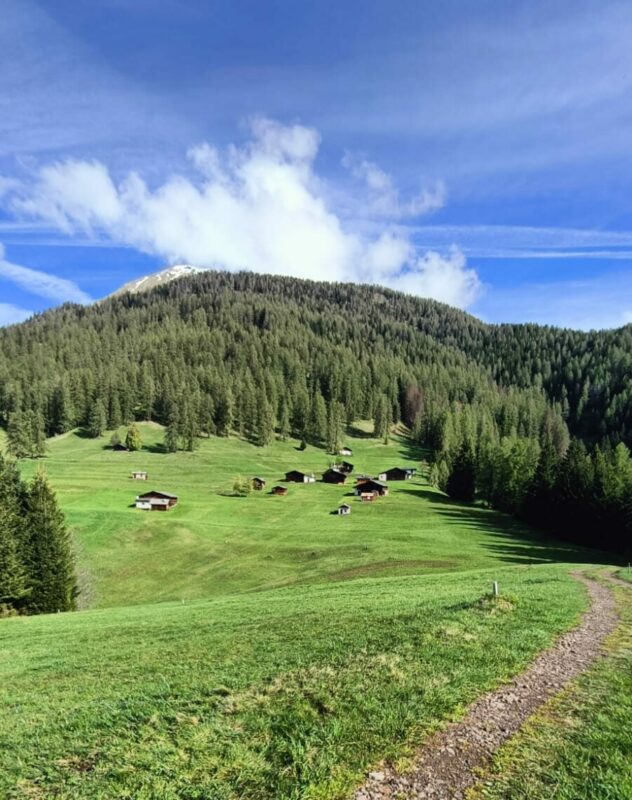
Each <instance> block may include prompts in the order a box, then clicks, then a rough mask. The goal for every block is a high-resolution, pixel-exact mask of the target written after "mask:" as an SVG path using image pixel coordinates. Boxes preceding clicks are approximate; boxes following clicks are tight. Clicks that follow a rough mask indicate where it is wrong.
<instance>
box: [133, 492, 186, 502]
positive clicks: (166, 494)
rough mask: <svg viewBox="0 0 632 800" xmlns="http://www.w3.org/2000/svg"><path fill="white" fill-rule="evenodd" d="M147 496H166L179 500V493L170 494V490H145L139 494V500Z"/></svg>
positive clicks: (168, 498)
mask: <svg viewBox="0 0 632 800" xmlns="http://www.w3.org/2000/svg"><path fill="white" fill-rule="evenodd" d="M145 497H164V498H165V499H166V500H177V499H178V495H177V494H169V493H168V492H156V491H151V492H143V494H139V495H138V499H139V500H142V499H143V498H145Z"/></svg>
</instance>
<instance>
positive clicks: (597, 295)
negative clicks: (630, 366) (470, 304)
mask: <svg viewBox="0 0 632 800" xmlns="http://www.w3.org/2000/svg"><path fill="white" fill-rule="evenodd" d="M474 311H475V313H477V314H479V315H480V316H482V317H483V318H484V319H486V320H489V321H491V322H538V323H541V324H543V325H561V326H563V327H567V328H576V329H579V330H591V329H601V328H618V327H620V326H622V325H626V324H627V323H629V322H632V274H631V273H629V272H610V273H607V274H605V275H601V276H600V277H598V278H592V279H588V280H581V281H579V280H568V281H550V282H539V283H532V284H521V285H519V286H516V287H512V288H507V289H499V288H494V287H489V289H488V291H487V293H486V294H485V296H484V297H483V298H482V300H481V301H480V302H479V303H478V304H477V305H476V307H475V309H474Z"/></svg>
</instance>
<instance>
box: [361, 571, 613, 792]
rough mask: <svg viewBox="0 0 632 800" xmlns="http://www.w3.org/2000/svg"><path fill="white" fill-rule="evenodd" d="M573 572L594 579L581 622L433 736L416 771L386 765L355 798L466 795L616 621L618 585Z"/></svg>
mask: <svg viewBox="0 0 632 800" xmlns="http://www.w3.org/2000/svg"><path fill="white" fill-rule="evenodd" d="M572 574H573V577H574V578H576V579H577V580H578V581H581V582H582V583H583V584H584V585H585V586H586V588H587V590H588V593H589V596H590V601H591V602H590V607H589V609H588V611H586V613H585V614H584V617H583V618H582V621H581V623H580V624H579V625H578V626H577V627H576V628H574V629H573V630H571V631H569V632H568V633H565V634H563V635H562V636H560V637H559V639H557V641H556V642H555V644H554V645H553V646H552V647H550V648H549V649H548V650H545V651H544V652H542V653H540V655H539V656H538V657H537V658H536V660H535V661H534V662H533V663H532V664H531V666H530V667H529V668H528V669H527V670H526V671H525V672H523V673H521V674H520V675H518V676H517V677H516V678H514V680H513V681H512V682H511V683H509V684H507V685H505V686H502V687H500V688H499V689H497V690H495V691H493V692H490V693H488V694H486V695H483V696H482V697H480V698H479V699H478V700H476V701H475V703H474V704H473V705H472V706H471V707H470V710H469V711H468V713H467V716H465V717H464V718H463V719H462V720H461V721H460V722H456V723H452V724H450V725H448V727H447V728H445V729H444V730H442V731H440V732H438V733H436V734H434V735H433V736H431V737H430V739H428V741H427V742H426V744H425V745H424V746H423V747H422V748H421V749H420V750H419V752H418V753H417V755H416V757H415V760H414V763H413V767H412V768H411V770H410V771H409V772H407V773H405V774H397V773H395V772H394V771H393V770H391V769H390V768H386V767H385V768H384V769H381V770H379V771H375V772H371V773H369V775H368V778H367V781H366V783H365V784H364V785H363V786H362V787H361V788H360V789H358V790H357V791H356V793H355V795H354V800H463V798H464V797H465V791H466V790H467V789H468V788H469V787H470V786H473V785H474V783H476V781H477V779H478V775H477V773H478V772H479V770H480V769H482V768H484V767H486V766H487V765H488V764H489V762H490V760H491V758H492V756H493V755H494V753H495V752H496V751H497V750H498V748H499V747H500V746H501V745H502V744H503V743H504V742H505V741H506V740H507V739H509V738H510V737H511V736H513V735H514V734H515V733H516V732H517V731H518V730H519V729H520V728H521V727H522V725H523V724H524V722H525V721H526V720H527V719H528V718H529V717H530V716H531V715H532V714H533V713H534V712H535V711H537V709H538V708H539V707H540V706H541V705H542V704H543V703H545V702H546V701H547V700H549V699H550V698H551V697H552V696H553V695H554V694H556V693H557V692H559V691H560V689H562V688H563V687H564V686H565V685H566V684H567V683H568V682H569V681H571V680H573V678H576V677H577V676H578V675H579V674H580V673H581V672H583V671H584V670H585V669H586V668H587V667H588V666H589V665H590V664H591V663H592V662H593V661H594V660H595V659H596V658H597V656H598V655H599V654H600V652H601V649H602V644H603V641H604V639H605V638H606V636H608V634H610V633H611V632H612V631H613V630H614V629H615V627H616V624H617V613H616V607H615V602H614V598H613V596H612V592H611V591H610V590H609V589H608V588H607V587H605V586H603V585H602V584H600V583H598V582H597V581H594V580H592V579H590V578H587V577H586V576H584V575H583V574H581V573H578V572H574V573H572ZM613 580H617V579H616V578H614V579H613ZM620 582H621V583H624V582H623V581H620Z"/></svg>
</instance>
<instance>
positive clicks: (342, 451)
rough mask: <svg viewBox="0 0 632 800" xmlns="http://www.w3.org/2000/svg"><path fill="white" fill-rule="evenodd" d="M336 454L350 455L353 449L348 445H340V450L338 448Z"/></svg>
mask: <svg viewBox="0 0 632 800" xmlns="http://www.w3.org/2000/svg"><path fill="white" fill-rule="evenodd" d="M338 455H341V456H352V455H353V450H352V449H351V448H350V447H341V448H340V450H338Z"/></svg>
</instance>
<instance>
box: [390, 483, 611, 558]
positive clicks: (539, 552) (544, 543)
mask: <svg viewBox="0 0 632 800" xmlns="http://www.w3.org/2000/svg"><path fill="white" fill-rule="evenodd" d="M402 488H404V487H402ZM404 491H406V493H407V494H412V495H415V496H417V497H419V498H422V499H424V500H426V501H428V502H430V503H433V504H435V505H437V506H440V508H438V509H437V513H438V514H439V515H440V516H441V517H443V518H444V519H445V520H446V521H447V522H449V523H450V524H454V525H458V526H459V528H461V529H464V528H465V529H468V528H469V529H471V530H472V532H473V533H475V532H476V533H484V534H486V536H487V539H486V540H483V541H482V542H481V546H482V547H484V548H486V549H488V550H490V551H492V552H493V553H494V555H495V556H496V557H497V558H498V559H499V560H501V561H506V562H509V563H513V564H515V563H524V564H544V563H558V562H563V563H571V564H599V563H605V564H614V563H618V560H617V557H616V555H615V554H613V553H606V552H603V551H601V550H592V549H590V548H588V547H582V546H581V545H576V544H573V543H572V542H567V541H563V540H562V539H556V538H554V537H552V536H549V535H547V534H546V533H544V532H541V531H538V530H537V529H535V528H532V527H530V526H529V525H528V524H527V523H525V522H522V521H521V520H517V519H515V518H514V517H512V516H510V515H509V514H504V513H503V512H501V511H495V510H493V509H488V508H483V507H481V506H477V505H475V504H474V503H471V504H467V503H460V502H458V501H456V500H451V499H450V498H449V497H447V496H446V495H443V494H440V493H438V492H433V491H430V490H428V489H422V488H420V487H414V488H413V487H408V486H407V487H406V488H405V489H404Z"/></svg>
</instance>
